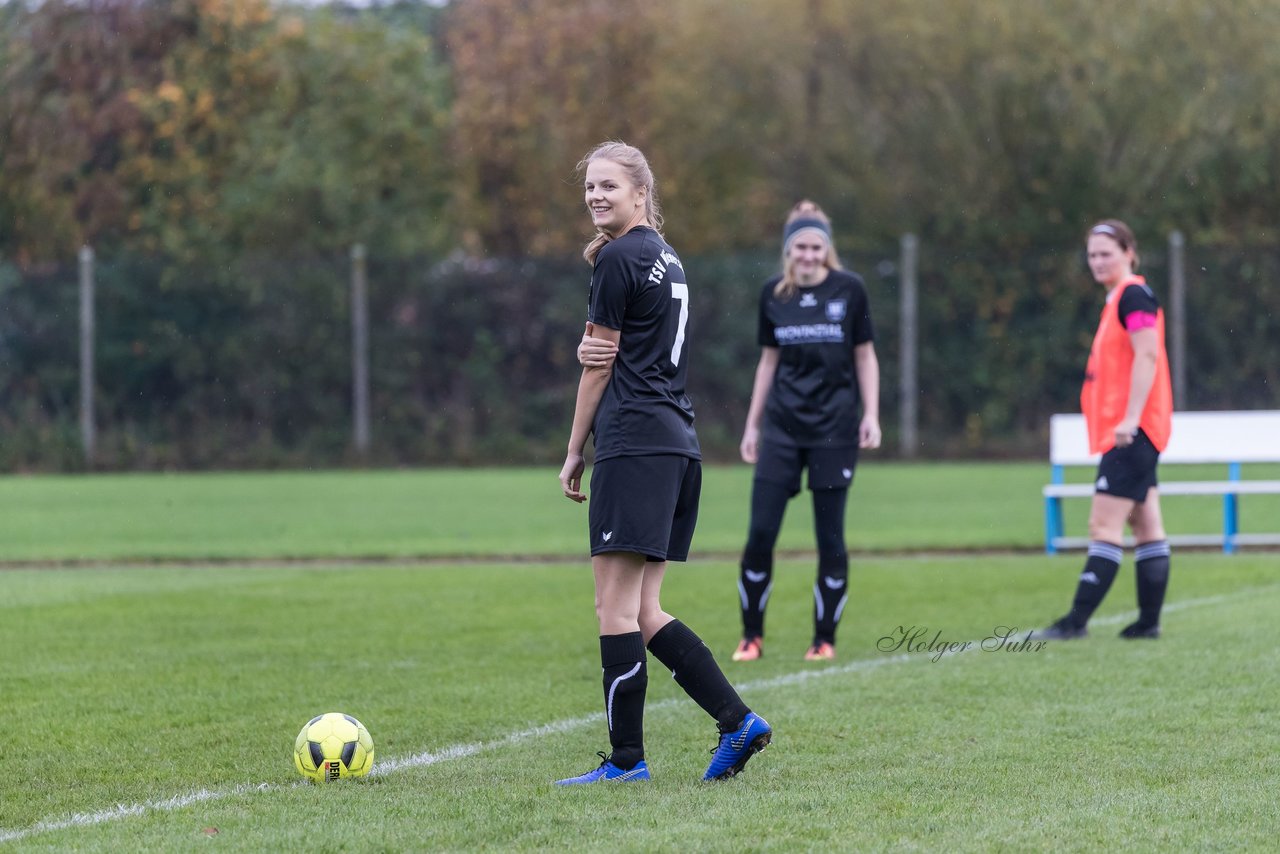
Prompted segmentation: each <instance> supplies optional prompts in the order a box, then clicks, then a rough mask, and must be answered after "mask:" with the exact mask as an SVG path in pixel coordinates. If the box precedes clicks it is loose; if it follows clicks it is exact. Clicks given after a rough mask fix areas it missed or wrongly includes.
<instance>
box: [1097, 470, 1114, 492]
mask: <svg viewBox="0 0 1280 854" xmlns="http://www.w3.org/2000/svg"><path fill="white" fill-rule="evenodd" d="M1094 486H1096V487H1097V488H1098V489H1110V488H1111V484H1109V483H1107V476H1106V475H1105V474H1104V475H1103V476H1102V477H1100V478H1098V482H1097V483H1095V484H1094Z"/></svg>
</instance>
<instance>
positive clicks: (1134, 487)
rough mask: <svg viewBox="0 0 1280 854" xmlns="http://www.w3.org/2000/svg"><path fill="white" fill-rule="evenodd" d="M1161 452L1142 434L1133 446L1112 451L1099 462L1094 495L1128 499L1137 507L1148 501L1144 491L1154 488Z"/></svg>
mask: <svg viewBox="0 0 1280 854" xmlns="http://www.w3.org/2000/svg"><path fill="white" fill-rule="evenodd" d="M1159 460H1160V452H1159V451H1157V450H1156V446H1155V445H1153V444H1151V440H1150V439H1149V438H1147V434H1146V433H1144V432H1143V431H1142V430H1139V431H1138V435H1136V436H1134V437H1133V444H1131V445H1129V446H1127V447H1124V448H1112V449H1111V450H1109V451H1107V452H1106V453H1105V454H1103V455H1102V459H1101V460H1099V461H1098V477H1097V479H1096V480H1095V481H1094V492H1100V493H1102V494H1103V495H1114V496H1116V497H1117V498H1128V499H1129V500H1130V501H1136V502H1138V503H1139V504H1141V503H1142V502H1144V501H1146V500H1147V490H1149V489H1151V487H1153V486H1155V485H1156V464H1157V463H1158V462H1159Z"/></svg>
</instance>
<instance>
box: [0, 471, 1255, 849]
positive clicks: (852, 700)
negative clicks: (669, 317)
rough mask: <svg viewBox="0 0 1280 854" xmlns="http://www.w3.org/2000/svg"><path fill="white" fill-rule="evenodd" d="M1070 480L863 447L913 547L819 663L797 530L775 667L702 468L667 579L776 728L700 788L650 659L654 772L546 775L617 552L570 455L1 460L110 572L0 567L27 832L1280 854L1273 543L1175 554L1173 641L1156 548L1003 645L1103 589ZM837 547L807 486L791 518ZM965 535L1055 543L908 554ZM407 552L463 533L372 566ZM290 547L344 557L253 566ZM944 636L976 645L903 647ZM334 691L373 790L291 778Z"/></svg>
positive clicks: (6, 821)
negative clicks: (350, 469)
mask: <svg viewBox="0 0 1280 854" xmlns="http://www.w3.org/2000/svg"><path fill="white" fill-rule="evenodd" d="M880 468H883V469H886V471H884V472H880V471H876V469H880ZM890 469H892V471H888V470H890ZM1043 475H1044V470H1043V467H1035V466H1018V465H967V466H965V465H956V466H927V465H916V466H887V465H886V466H870V465H868V466H867V467H866V468H865V469H864V471H860V472H859V483H858V486H857V490H856V491H855V503H854V507H853V508H852V510H851V514H850V525H849V531H850V541H851V545H853V546H854V547H855V548H863V549H881V550H889V551H892V552H893V553H892V554H879V555H874V554H873V555H863V556H860V557H858V558H856V559H855V560H854V563H853V568H852V579H853V583H852V585H851V586H852V595H851V598H850V603H849V606H848V607H847V609H846V612H845V618H844V622H843V624H842V627H841V634H840V644H839V652H840V657H839V659H838V660H837V661H836V662H834V663H832V664H826V665H814V664H811V663H806V662H803V661H802V660H801V658H800V656H801V653H802V652H803V650H804V648H805V646H806V644H807V642H808V639H809V632H810V629H811V622H810V621H811V608H812V604H811V603H812V598H811V597H812V593H811V586H812V583H813V565H812V560H811V559H810V558H808V557H805V556H795V557H791V558H788V559H786V560H783V561H781V562H780V565H779V568H778V575H777V581H776V584H775V588H774V593H773V597H772V599H771V603H770V610H769V624H768V627H769V635H768V638H767V646H766V650H767V651H766V657H765V658H764V659H763V660H761V661H760V662H756V663H753V664H749V665H748V664H734V663H732V662H728V661H727V659H728V652H729V650H731V649H732V646H733V644H734V642H735V640H736V637H737V632H738V622H737V620H738V617H737V605H736V590H735V589H734V585H735V578H736V568H735V561H734V560H733V559H731V557H728V556H726V555H728V554H729V553H732V552H733V551H735V550H736V549H737V548H738V547H739V546H740V543H739V538H740V536H741V530H742V529H743V527H744V525H745V502H746V492H745V489H746V486H747V482H746V480H745V478H742V477H740V473H739V472H738V471H737V470H736V469H724V470H719V469H717V470H713V471H711V472H709V473H708V478H707V481H708V489H707V493H706V495H705V497H704V512H703V517H702V522H701V526H700V529H699V535H698V538H697V540H696V541H695V547H696V548H697V549H700V550H702V552H703V553H704V554H707V555H711V556H709V557H702V558H700V559H697V560H694V561H692V562H691V563H689V564H688V565H687V566H683V567H673V569H672V571H671V573H670V574H669V576H668V583H667V586H666V591H665V596H664V601H665V603H666V605H667V608H668V610H671V611H673V612H674V613H676V614H678V615H679V616H681V617H682V618H683V619H684V620H685V621H686V622H687V623H689V624H690V625H691V626H693V627H694V628H695V629H696V630H697V631H698V632H699V633H700V634H702V635H703V637H704V638H705V639H706V640H707V642H708V643H709V644H710V645H711V646H712V648H713V650H714V651H715V652H716V653H717V656H718V657H719V658H720V659H721V660H722V662H723V663H724V667H725V669H726V672H727V673H728V674H729V676H730V678H731V679H732V680H733V681H734V682H735V684H737V685H738V686H739V687H740V689H741V691H742V694H743V696H744V698H745V699H746V700H747V702H748V703H749V704H751V705H752V706H753V707H754V708H755V709H756V710H757V711H759V712H760V713H762V714H763V715H765V716H766V717H767V718H769V720H770V721H771V723H773V725H774V726H775V729H776V732H777V737H776V740H775V742H774V744H773V745H772V746H771V747H770V748H769V749H768V750H767V751H766V752H765V753H763V754H762V755H761V756H759V757H757V758H756V759H754V760H752V762H751V764H750V765H749V766H748V767H747V769H746V771H745V772H744V773H743V774H742V775H741V776H740V777H738V778H737V779H735V780H732V781H728V782H727V783H722V784H714V785H708V784H703V783H701V782H700V781H699V778H700V777H701V774H702V771H703V769H704V768H705V765H706V762H707V760H708V759H709V756H708V750H709V749H710V748H711V747H712V746H713V744H714V742H715V730H714V725H713V724H712V722H711V721H710V720H709V719H708V718H707V717H706V716H705V715H704V714H703V713H702V712H701V711H700V710H698V709H697V707H696V706H694V705H693V703H692V702H691V701H689V700H688V699H687V698H685V697H684V695H683V694H682V693H681V692H680V691H679V689H678V687H677V686H676V685H675V684H674V682H673V681H672V680H670V679H664V678H661V674H660V673H659V671H660V669H661V666H660V665H658V664H657V663H656V662H652V661H651V671H652V675H651V678H650V688H649V697H650V705H649V711H648V714H647V718H646V731H647V745H648V754H649V755H648V758H649V762H650V765H651V767H652V768H653V772H654V774H655V779H654V781H653V782H652V783H649V784H636V785H627V786H616V787H609V786H602V787H587V789H586V790H585V791H584V790H580V789H574V790H559V789H556V788H555V787H553V786H552V785H550V781H551V780H553V779H555V778H556V777H559V776H565V775H568V774H574V773H580V772H582V771H585V770H587V769H588V768H589V767H590V766H592V765H593V764H594V763H595V762H596V761H598V760H596V759H595V758H594V751H596V750H600V749H605V748H606V747H607V739H606V737H605V732H604V724H603V720H602V714H601V711H600V707H601V698H600V683H599V678H600V677H599V663H598V656H597V650H598V645H597V641H596V627H595V623H594V616H593V613H592V591H591V581H590V571H589V569H588V565H587V561H586V559H585V558H581V559H575V560H572V561H570V560H564V559H559V558H557V557H556V556H559V555H566V554H572V553H575V552H578V551H583V549H582V545H581V544H582V539H583V536H584V535H583V534H582V531H581V528H582V527H583V526H584V525H585V512H584V511H583V509H582V508H579V507H576V506H574V505H571V504H570V503H569V502H567V501H564V500H563V499H561V498H559V497H558V496H557V495H556V493H555V491H554V490H555V482H554V472H552V473H550V474H548V473H547V472H541V471H539V472H533V471H515V472H496V471H480V472H466V471H457V472H431V473H422V472H395V473H347V474H332V473H320V474H307V475H292V474H288V475H286V474H280V475H204V476H194V475H184V476H149V477H144V476H132V477H114V476H113V477H88V478H35V479H25V478H23V479H15V478H5V479H0V512H4V513H5V519H6V522H5V524H4V527H3V529H2V533H0V549H3V553H4V555H5V557H6V559H7V560H9V561H10V566H11V567H12V566H13V565H14V563H13V562H14V561H17V560H27V561H51V562H52V561H59V560H80V561H88V562H93V561H101V562H103V563H102V565H100V566H94V567H92V568H65V567H58V566H56V565H53V564H52V563H50V564H48V565H41V566H38V567H33V568H10V569H6V570H0V650H3V651H4V655H3V659H2V660H3V662H4V664H3V669H2V670H0V711H2V712H3V713H4V714H3V719H4V720H5V726H6V730H5V736H6V737H5V739H4V742H3V743H4V750H3V756H4V757H5V758H6V760H7V762H6V765H7V766H8V773H7V774H4V775H0V846H4V847H8V848H12V849H15V850H68V849H74V850H85V851H135V850H147V851H174V850H177V851H183V850H194V849H197V848H199V849H208V848H211V847H217V848H218V849H219V850H234V851H271V850H302V849H306V850H316V851H340V850H342V851H352V850H354V851H366V850H375V851H401V850H406V851H407V850H452V851H462V850H478V849H501V850H546V849H561V850H565V849H569V850H604V849H620V850H634V851H641V850H645V851H652V850H677V849H678V850H709V851H730V850H734V851H740V850H786V851H792V850H823V851H829V850H904V849H905V850H924V849H928V850H957V851H991V850H1011V851H1012V850H1045V849H1053V850H1121V849H1126V848H1127V849H1131V850H1140V851H1141V850H1153V851H1154V850H1161V851H1163V850H1206V849H1215V850H1224V849H1225V850H1259V851H1261V850H1273V847H1274V844H1275V842H1274V841H1275V839H1276V838H1277V835H1278V834H1280V819H1277V817H1276V808H1275V805H1276V798H1275V793H1274V781H1275V779H1276V773H1277V766H1276V759H1275V757H1276V755H1277V747H1280V735H1278V734H1277V728H1276V726H1275V719H1276V715H1277V712H1278V711H1280V708H1278V707H1280V678H1278V677H1280V664H1278V663H1277V661H1278V658H1277V656H1278V654H1280V635H1278V634H1277V633H1276V632H1275V631H1274V629H1273V628H1272V627H1273V625H1274V615H1275V613H1276V612H1277V609H1278V608H1280V574H1278V573H1277V572H1276V569H1277V565H1278V560H1280V559H1278V558H1277V556H1276V555H1275V554H1274V553H1266V552H1246V553H1244V554H1240V555H1236V556H1233V557H1226V556H1222V555H1220V554H1214V553H1207V552H1200V553H1192V552H1176V553H1175V557H1174V575H1173V580H1172V583H1171V587H1170V591H1169V604H1168V610H1167V614H1166V618H1165V631H1166V635H1165V637H1164V638H1163V639H1161V640H1159V641H1157V642H1136V643H1135V642H1124V641H1121V640H1119V639H1117V638H1116V637H1115V634H1116V632H1117V631H1118V630H1119V628H1120V627H1121V626H1122V625H1123V624H1124V622H1125V621H1126V620H1127V619H1128V618H1129V616H1130V614H1131V611H1132V608H1133V579H1132V564H1131V560H1130V562H1129V563H1127V564H1126V566H1125V568H1124V569H1123V570H1122V572H1121V575H1120V577H1119V579H1118V580H1117V582H1116V587H1115V589H1114V590H1113V591H1112V594H1111V596H1110V597H1109V598H1108V600H1107V602H1106V603H1104V605H1103V608H1102V609H1101V611H1100V612H1099V614H1098V616H1097V617H1096V618H1095V620H1094V623H1093V624H1092V636H1091V637H1090V638H1089V639H1087V640H1084V641H1076V642H1069V643H1055V644H1050V645H1047V646H1045V647H1044V648H1041V649H1035V648H1034V647H1031V648H1026V649H1009V648H1008V647H1006V648H1003V649H992V648H991V647H993V646H999V644H998V643H997V642H994V641H989V642H988V643H987V647H988V648H987V649H983V648H982V644H981V642H982V641H983V639H985V638H988V637H991V636H993V635H996V634H998V633H1000V632H1001V631H1002V630H1001V629H1000V627H1016V628H1017V629H1019V630H1020V631H1021V632H1023V633H1025V631H1026V630H1027V629H1029V628H1032V627H1035V626H1039V625H1044V624H1045V623H1047V622H1048V621H1049V620H1051V619H1052V618H1054V617H1056V616H1058V615H1059V614H1060V613H1061V612H1062V611H1063V610H1064V609H1065V607H1066V606H1067V604H1068V600H1069V598H1070V594H1071V591H1072V590H1073V588H1074V583H1075V577H1076V575H1077V574H1078V571H1079V565H1080V556H1079V555H1066V556H1059V557H1053V558H1049V557H1045V556H1043V555H1039V554H1036V553H1034V548H1035V547H1037V546H1039V545H1040V536H1041V529H1040V527H1039V525H1040V515H1039V513H1040V510H1039V486H1040V485H1041V483H1042V480H1043ZM976 484H981V489H980V492H981V493H982V496H983V497H982V498H981V500H976V499H974V498H973V497H971V496H968V495H967V490H969V489H973V488H975V485H976ZM540 496H545V497H540ZM984 509H985V512H984ZM1170 515H1171V516H1172V514H1170ZM988 516H990V518H988ZM1216 518H1217V517H1216V514H1209V515H1208V516H1207V519H1206V521H1205V526H1206V528H1205V529H1206V530H1212V525H1213V523H1214V521H1215V520H1216ZM1196 521H1197V522H1198V521H1199V520H1196ZM1170 527H1171V528H1173V527H1174V521H1173V519H1172V518H1171V519H1170ZM486 532H489V533H486ZM494 532H503V535H501V536H499V535H498V534H497V533H494ZM810 543H811V535H810V533H809V530H808V517H807V509H805V508H804V507H803V505H802V504H799V503H797V504H795V505H793V513H792V515H791V517H790V518H789V519H788V525H787V531H786V533H785V536H784V543H783V544H784V546H786V547H788V548H792V549H797V550H803V549H806V548H808V547H809V544H810ZM947 546H954V547H956V548H958V549H964V548H970V549H972V548H976V547H989V548H995V549H1017V548H1025V549H1027V551H1026V552H1025V553H1005V554H999V555H990V554H981V553H969V554H963V553H960V554H956V555H952V556H943V555H937V556H931V555H921V554H911V552H912V551H913V550H915V549H920V548H923V547H930V548H944V547H947ZM486 553H488V554H496V555H510V556H519V557H533V556H537V555H546V556H551V559H550V560H548V561H547V562H542V563H526V562H513V561H499V560H493V559H488V560H486V559H483V558H482V557H480V556H482V555H484V554H486ZM721 553H724V554H721ZM394 555H403V556H410V557H414V558H418V557H432V556H436V558H435V559H433V560H431V561H426V562H421V561H414V562H407V563H406V562H395V561H387V562H377V563H359V562H355V561H353V560H351V559H352V558H358V557H385V556H394ZM450 555H456V556H470V557H469V559H467V560H449V559H447V556H450ZM125 556H128V557H129V558H134V559H138V560H156V559H160V558H177V559H183V560H191V561H199V560H203V559H218V560H221V561H224V563H219V564H216V565H163V564H147V565H137V564H133V565H131V564H130V561H129V560H121V558H123V557H125ZM282 557H311V558H318V559H320V560H316V561H314V562H311V563H306V564H298V565H290V564H281V563H279V562H272V561H271V560H256V559H258V558H266V559H278V558H282ZM913 627H914V628H915V629H923V630H925V634H924V635H922V637H927V638H929V639H932V638H934V637H940V638H941V640H942V641H947V642H956V643H960V642H965V641H971V642H975V643H976V644H977V645H976V646H975V647H974V648H972V649H970V650H969V651H966V652H960V653H957V654H954V655H946V656H942V657H941V658H938V660H934V659H935V657H936V656H935V654H934V653H933V652H932V651H930V650H927V649H915V650H906V649H904V648H902V647H898V648H894V642H895V641H896V639H897V638H899V637H900V636H901V631H903V630H911V629H912V628H913ZM884 638H890V639H891V640H888V641H885V640H883V639H884ZM331 710H341V711H346V712H348V713H350V714H353V715H356V716H357V717H359V718H360V719H361V720H362V721H363V722H364V723H365V724H366V725H367V726H368V727H369V729H370V731H371V732H372V733H373V736H374V739H375V741H376V743H377V763H376V768H375V775H374V776H372V777H371V778H369V779H368V780H366V781H358V782H352V783H345V784H339V785H333V786H314V785H310V784H305V783H303V782H302V781H301V778H300V777H298V775H297V774H296V772H295V771H294V769H293V767H292V760H291V756H290V752H291V749H292V742H293V737H294V735H295V734H296V733H297V731H298V729H299V728H300V727H301V725H302V724H303V723H304V722H305V721H306V720H307V719H308V718H309V717H311V716H312V715H314V714H317V713H319V712H322V711H331Z"/></svg>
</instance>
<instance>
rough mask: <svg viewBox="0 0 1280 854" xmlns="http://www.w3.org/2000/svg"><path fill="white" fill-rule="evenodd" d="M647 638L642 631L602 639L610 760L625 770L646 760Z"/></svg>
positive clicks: (604, 636) (605, 709)
mask: <svg viewBox="0 0 1280 854" xmlns="http://www.w3.org/2000/svg"><path fill="white" fill-rule="evenodd" d="M646 659H647V656H646V655H645V651H644V638H643V636H642V635H641V634H640V633H639V632H627V633H626V634H623V635H601V636H600V664H601V665H602V666H603V668H604V711H605V719H606V720H607V721H608V722H609V745H610V747H611V749H612V752H611V755H610V757H609V760H610V761H611V762H613V764H614V765H617V766H618V767H619V768H622V769H624V770H627V769H631V768H634V767H635V766H636V763H638V762H639V761H640V760H641V759H644V695H645V689H646V688H648V686H649V673H648V669H647V668H646V666H645V661H646Z"/></svg>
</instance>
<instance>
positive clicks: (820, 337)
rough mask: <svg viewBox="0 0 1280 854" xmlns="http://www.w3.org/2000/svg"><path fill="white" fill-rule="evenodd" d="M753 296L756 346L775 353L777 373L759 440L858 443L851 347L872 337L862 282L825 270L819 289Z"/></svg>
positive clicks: (767, 290)
mask: <svg viewBox="0 0 1280 854" xmlns="http://www.w3.org/2000/svg"><path fill="white" fill-rule="evenodd" d="M781 279H782V277H781V276H775V277H774V278H772V279H770V280H769V281H768V282H766V283H765V286H764V290H763V291H761V293H760V332H759V336H758V340H759V343H760V346H761V347H777V348H778V370H777V373H776V374H774V377H773V386H772V388H770V389H769V399H768V402H767V403H766V404H765V410H764V423H763V425H762V426H761V430H760V436H761V439H763V440H764V441H768V442H777V443H779V444H783V445H788V446H792V447H800V448H813V447H819V446H824V447H842V446H848V445H857V444H858V402H859V395H858V378H857V372H856V371H855V369H854V360H853V348H854V347H855V346H857V345H858V344H865V343H866V342H868V341H871V340H873V339H874V337H875V335H874V332H873V330H872V328H871V309H870V306H869V305H868V303H867V289H866V286H865V285H864V284H863V283H862V278H861V277H860V276H858V275H857V274H856V273H850V272H848V271H846V270H832V271H831V272H830V273H828V274H827V278H826V279H824V280H823V281H822V283H821V284H818V285H814V286H812V287H802V288H799V289H797V291H796V293H795V294H794V295H793V296H792V297H791V299H789V300H787V301H786V302H782V301H780V300H779V299H778V298H777V297H775V296H774V295H773V289H774V286H775V285H777V284H778V282H779V281H781Z"/></svg>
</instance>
